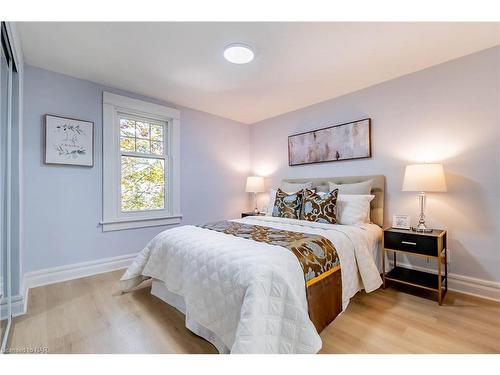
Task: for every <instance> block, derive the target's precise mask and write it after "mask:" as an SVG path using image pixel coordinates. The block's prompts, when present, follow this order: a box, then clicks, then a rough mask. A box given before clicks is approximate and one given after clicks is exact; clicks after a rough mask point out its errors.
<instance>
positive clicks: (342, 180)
mask: <svg viewBox="0 0 500 375" xmlns="http://www.w3.org/2000/svg"><path fill="white" fill-rule="evenodd" d="M367 180H373V186H372V194H373V195H375V198H373V200H372V202H371V209H370V218H371V221H372V222H373V223H374V224H377V225H378V226H380V227H382V226H383V225H384V195H385V176H382V175H375V176H348V177H323V178H292V179H285V180H283V181H284V182H290V183H295V184H298V183H304V182H309V181H310V182H312V187H315V188H317V189H318V190H319V191H327V190H328V183H329V182H333V183H336V184H353V183H356V182H363V181H367Z"/></svg>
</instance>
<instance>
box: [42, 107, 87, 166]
mask: <svg viewBox="0 0 500 375" xmlns="http://www.w3.org/2000/svg"><path fill="white" fill-rule="evenodd" d="M44 162H45V164H60V165H75V166H84V167H93V166H94V123H93V122H92V121H86V120H80V119H75V118H70V117H62V116H56V115H51V114H46V115H45V159H44Z"/></svg>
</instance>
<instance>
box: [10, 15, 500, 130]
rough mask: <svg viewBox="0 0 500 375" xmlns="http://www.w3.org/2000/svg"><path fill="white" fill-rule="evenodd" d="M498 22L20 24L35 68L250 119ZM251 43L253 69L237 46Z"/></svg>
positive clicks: (488, 41) (452, 46) (499, 36)
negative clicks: (237, 61)
mask: <svg viewBox="0 0 500 375" xmlns="http://www.w3.org/2000/svg"><path fill="white" fill-rule="evenodd" d="M499 25H500V24H499V23H133V22H126V23H111V22H106V23H54V22H46V23H18V25H17V26H18V28H19V32H20V35H21V40H22V45H23V52H24V57H25V61H26V62H27V63H28V64H31V65H35V66H38V67H41V68H45V69H49V70H52V71H56V72H60V73H64V74H68V75H71V76H74V77H78V78H82V79H86V80H89V81H93V82H98V83H101V84H104V85H108V86H112V87H116V88H120V89H124V90H128V91H131V92H135V93H138V94H143V95H146V96H150V97H154V98H157V99H162V100H165V101H168V102H172V103H176V104H178V105H182V106H186V107H190V108H194V109H198V110H202V111H205V112H209V113H213V114H216V115H219V116H223V117H227V118H230V119H233V120H237V121H240V122H244V123H254V122H257V121H260V120H263V119H266V118H269V117H273V116H276V115H279V114H282V113H285V112H289V111H292V110H295V109H299V108H302V107H305V106H308V105H310V104H313V103H317V102H320V101H324V100H326V99H330V98H334V97H337V96H340V95H343V94H346V93H349V92H352V91H355V90H359V89H361V88H364V87H367V86H371V85H373V84H376V83H379V82H383V81H386V80H389V79H392V78H395V77H399V76H402V75H404V74H407V73H411V72H414V71H417V70H421V69H424V68H426V67H429V66H432V65H435V64H439V63H442V62H445V61H448V60H451V59H455V58H457V57H460V56H464V55H467V54H470V53H473V52H476V51H479V50H482V49H486V48H489V47H492V46H494V45H497V44H499V43H500V28H499ZM238 42H241V43H245V44H249V45H251V46H253V47H254V49H255V52H256V58H255V60H254V61H253V62H251V63H250V64H247V65H234V64H231V63H229V62H227V61H225V60H224V58H223V56H222V52H223V49H224V47H225V46H226V45H228V44H230V43H238Z"/></svg>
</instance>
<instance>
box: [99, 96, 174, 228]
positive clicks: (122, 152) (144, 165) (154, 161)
mask: <svg viewBox="0 0 500 375" xmlns="http://www.w3.org/2000/svg"><path fill="white" fill-rule="evenodd" d="M179 126H180V125H179V111H178V110H176V109H172V108H168V107H164V106H160V105H157V104H152V103H148V102H144V101H141V100H136V99H131V98H128V97H124V96H119V95H115V94H111V93H107V92H105V93H104V94H103V127H104V129H103V130H104V131H103V144H104V146H103V150H104V160H103V167H104V178H103V183H104V189H103V191H104V205H103V211H104V212H103V222H102V224H103V230H104V231H109V230H120V229H129V228H139V227H146V226H156V225H166V224H177V223H179V222H180V219H181V214H180V191H179V182H180V181H179V176H180V169H179V168H180V165H179V162H180V148H179Z"/></svg>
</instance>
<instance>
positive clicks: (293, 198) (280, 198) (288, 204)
mask: <svg viewBox="0 0 500 375" xmlns="http://www.w3.org/2000/svg"><path fill="white" fill-rule="evenodd" d="M303 195H304V194H303V190H301V191H298V192H296V193H293V194H287V193H285V192H284V191H283V190H281V189H278V190H277V191H276V198H275V200H274V207H273V216H275V217H286V218H288V219H298V218H299V217H300V209H301V207H302V196H303Z"/></svg>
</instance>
